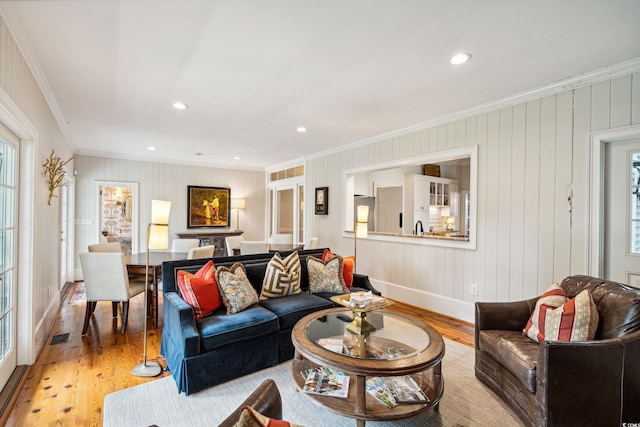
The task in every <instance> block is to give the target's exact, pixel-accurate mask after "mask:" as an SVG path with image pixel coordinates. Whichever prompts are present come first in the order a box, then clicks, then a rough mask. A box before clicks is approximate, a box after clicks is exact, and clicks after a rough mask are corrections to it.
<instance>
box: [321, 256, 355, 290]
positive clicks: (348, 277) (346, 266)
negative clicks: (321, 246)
mask: <svg viewBox="0 0 640 427" xmlns="http://www.w3.org/2000/svg"><path fill="white" fill-rule="evenodd" d="M335 256H337V255H336V254H334V253H333V252H331V251H330V250H329V249H325V250H324V252H322V261H328V260H330V259H331V258H333V257H335ZM355 264H356V257H354V256H348V257H343V258H342V278H343V279H344V284H345V285H346V286H347V288H350V287H351V286H352V285H353V270H354V268H355Z"/></svg>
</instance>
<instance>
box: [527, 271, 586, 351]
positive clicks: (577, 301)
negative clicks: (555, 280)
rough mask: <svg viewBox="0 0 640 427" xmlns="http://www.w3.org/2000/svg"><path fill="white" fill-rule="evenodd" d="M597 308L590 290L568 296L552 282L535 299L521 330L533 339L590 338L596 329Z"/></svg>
mask: <svg viewBox="0 0 640 427" xmlns="http://www.w3.org/2000/svg"><path fill="white" fill-rule="evenodd" d="M598 321H599V316H598V308H597V307H596V304H595V303H594V302H593V298H592V296H591V292H589V290H588V289H585V290H583V291H582V292H580V293H579V294H578V295H576V297H575V298H572V299H568V298H567V297H566V295H565V294H564V292H563V291H562V289H561V288H560V287H559V286H558V285H557V284H554V285H553V286H552V287H551V288H549V289H548V290H547V292H545V293H544V294H543V295H542V296H541V297H540V299H538V301H537V302H536V307H535V309H534V311H533V313H532V314H531V318H530V319H529V321H528V322H527V326H526V327H525V329H524V333H525V334H526V335H527V336H528V337H529V338H531V339H532V340H534V341H536V342H541V341H543V340H547V341H587V340H592V339H593V337H594V336H595V334H596V329H597V328H598Z"/></svg>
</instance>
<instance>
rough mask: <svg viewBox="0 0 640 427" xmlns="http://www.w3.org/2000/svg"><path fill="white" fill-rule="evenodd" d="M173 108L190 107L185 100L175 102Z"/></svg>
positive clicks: (183, 108) (184, 108) (182, 108)
mask: <svg viewBox="0 0 640 427" xmlns="http://www.w3.org/2000/svg"><path fill="white" fill-rule="evenodd" d="M173 108H175V109H176V110H186V109H187V108H189V106H188V105H187V104H185V103H184V102H174V103H173Z"/></svg>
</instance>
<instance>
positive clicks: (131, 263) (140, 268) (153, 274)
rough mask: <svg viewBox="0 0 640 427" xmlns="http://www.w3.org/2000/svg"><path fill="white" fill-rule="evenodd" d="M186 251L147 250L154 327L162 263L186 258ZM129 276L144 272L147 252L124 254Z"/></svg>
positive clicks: (156, 323) (156, 321)
mask: <svg viewBox="0 0 640 427" xmlns="http://www.w3.org/2000/svg"><path fill="white" fill-rule="evenodd" d="M187 255H188V254H187V252H149V276H150V278H151V281H150V284H151V307H150V313H149V316H150V317H151V320H152V324H153V327H154V329H155V328H157V327H158V282H159V281H160V279H161V278H162V263H163V262H164V261H177V260H183V259H187ZM124 262H125V264H126V265H127V272H128V273H129V276H134V275H135V276H139V275H143V274H145V268H146V266H147V253H146V252H140V253H135V254H130V255H125V256H124Z"/></svg>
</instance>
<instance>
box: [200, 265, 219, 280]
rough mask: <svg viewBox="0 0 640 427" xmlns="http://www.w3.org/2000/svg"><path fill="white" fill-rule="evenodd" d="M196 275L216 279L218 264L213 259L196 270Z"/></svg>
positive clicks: (206, 278)
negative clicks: (214, 263)
mask: <svg viewBox="0 0 640 427" xmlns="http://www.w3.org/2000/svg"><path fill="white" fill-rule="evenodd" d="M196 276H197V277H199V278H201V279H205V280H216V266H215V265H213V261H209V262H207V263H206V264H205V265H203V266H202V268H200V270H198V271H197V272H196Z"/></svg>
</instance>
